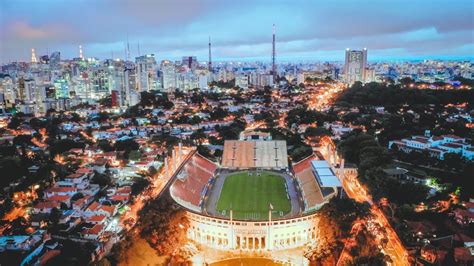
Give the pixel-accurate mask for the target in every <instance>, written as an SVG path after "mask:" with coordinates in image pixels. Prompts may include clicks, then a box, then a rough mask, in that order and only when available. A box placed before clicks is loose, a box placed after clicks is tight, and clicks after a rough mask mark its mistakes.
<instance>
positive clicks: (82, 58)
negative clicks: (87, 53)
mask: <svg viewBox="0 0 474 266" xmlns="http://www.w3.org/2000/svg"><path fill="white" fill-rule="evenodd" d="M79 58H80V59H81V60H84V54H83V53H82V45H79Z"/></svg>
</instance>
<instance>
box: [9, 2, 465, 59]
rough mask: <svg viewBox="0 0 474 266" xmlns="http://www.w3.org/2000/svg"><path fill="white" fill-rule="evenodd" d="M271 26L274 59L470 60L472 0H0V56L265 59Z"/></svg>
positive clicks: (23, 57)
mask: <svg viewBox="0 0 474 266" xmlns="http://www.w3.org/2000/svg"><path fill="white" fill-rule="evenodd" d="M273 23H275V24H276V25H277V58H278V59H279V61H318V60H321V61H326V60H330V61H332V60H343V58H344V49H345V48H353V49H361V48H363V47H367V48H368V49H369V60H403V59H425V58H441V59H472V58H473V57H474V1H472V0H449V1H448V0H445V1H441V0H332V1H331V0H321V1H316V0H313V1H310V0H293V1H289V0H288V1H283V0H253V1H250V0H201V1H197V0H174V1H171V0H170V1H165V0H75V1H69V0H0V61H1V62H8V61H13V60H29V59H30V50H31V48H35V49H36V51H37V54H38V55H42V54H46V52H47V51H49V52H50V53H51V52H52V51H55V50H58V51H61V54H62V55H63V56H64V57H66V58H72V57H77V56H78V46H79V44H82V45H83V46H84V53H85V56H87V57H90V56H94V57H99V58H110V57H111V56H112V54H113V55H114V57H122V58H123V57H124V54H125V53H124V48H125V43H126V40H127V36H128V40H129V43H130V50H131V51H130V52H131V55H132V56H136V55H137V54H138V52H137V50H138V49H137V48H138V43H140V52H141V54H145V53H154V54H155V55H156V57H157V58H158V59H164V58H167V59H177V58H180V57H181V56H185V55H196V56H198V60H207V42H208V36H211V38H212V44H213V51H212V52H213V58H214V59H215V60H242V61H244V60H262V61H268V60H270V56H271V34H272V24H273Z"/></svg>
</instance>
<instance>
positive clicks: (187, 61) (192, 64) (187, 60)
mask: <svg viewBox="0 0 474 266" xmlns="http://www.w3.org/2000/svg"><path fill="white" fill-rule="evenodd" d="M181 64H182V65H183V66H187V67H188V68H189V69H192V70H194V69H195V68H196V67H197V65H198V62H197V59H196V57H195V56H183V58H182V59H181Z"/></svg>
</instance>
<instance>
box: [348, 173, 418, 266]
mask: <svg viewBox="0 0 474 266" xmlns="http://www.w3.org/2000/svg"><path fill="white" fill-rule="evenodd" d="M342 186H343V188H344V190H345V191H346V193H347V195H348V196H349V197H350V198H352V199H354V200H356V201H358V202H368V203H369V204H370V206H371V209H370V210H371V213H372V217H373V218H371V219H372V220H371V222H373V223H375V224H378V225H379V226H380V227H381V228H384V229H385V236H384V237H385V238H387V239H388V242H387V244H386V245H385V247H382V251H383V253H384V254H386V255H388V256H390V258H391V259H392V262H391V263H390V264H391V265H401V266H402V265H410V263H409V262H408V252H407V250H406V249H405V247H404V246H403V244H402V243H401V241H400V239H399V238H398V235H397V233H396V232H395V230H393V228H392V226H391V225H390V223H389V222H388V220H387V218H386V217H385V215H384V213H383V212H382V211H381V210H380V209H379V208H378V207H377V205H376V204H374V203H373V201H372V197H371V196H370V194H369V193H368V192H367V189H366V188H365V187H363V186H362V185H361V184H360V182H359V180H358V179H357V177H356V176H347V177H344V178H343V180H342ZM380 233H383V232H379V234H380ZM381 238H383V237H380V239H381ZM340 262H341V261H340ZM341 263H342V262H341ZM340 265H343V264H340Z"/></svg>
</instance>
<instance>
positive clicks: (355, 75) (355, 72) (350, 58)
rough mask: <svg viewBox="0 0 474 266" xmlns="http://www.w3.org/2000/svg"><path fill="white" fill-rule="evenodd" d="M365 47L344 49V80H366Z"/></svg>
mask: <svg viewBox="0 0 474 266" xmlns="http://www.w3.org/2000/svg"><path fill="white" fill-rule="evenodd" d="M366 69H367V48H364V49H363V50H362V51H358V50H350V49H349V48H347V49H346V60H345V64H344V75H345V81H346V83H348V84H353V83H354V82H356V81H360V82H365V81H366Z"/></svg>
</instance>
